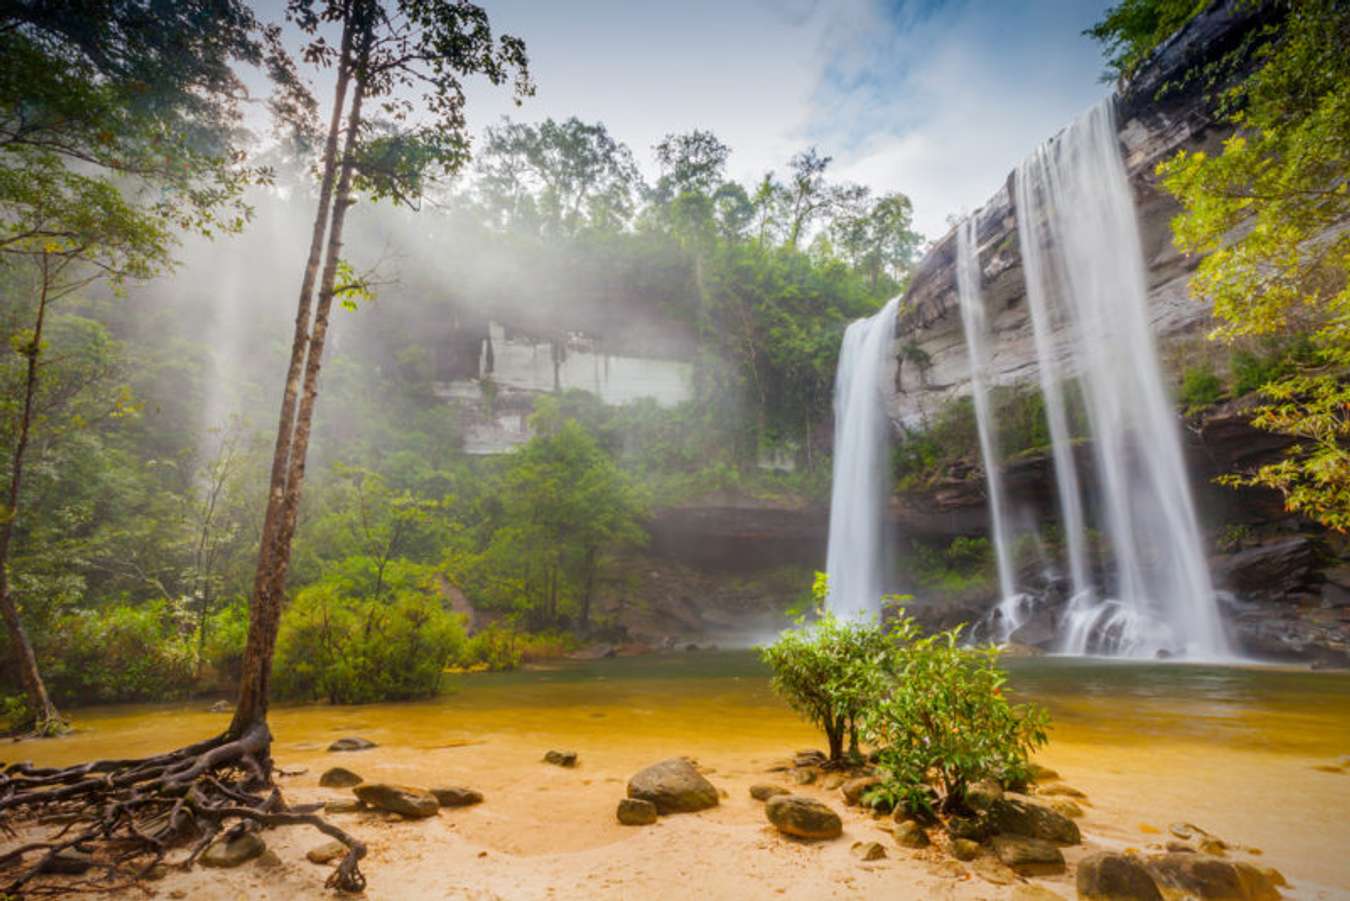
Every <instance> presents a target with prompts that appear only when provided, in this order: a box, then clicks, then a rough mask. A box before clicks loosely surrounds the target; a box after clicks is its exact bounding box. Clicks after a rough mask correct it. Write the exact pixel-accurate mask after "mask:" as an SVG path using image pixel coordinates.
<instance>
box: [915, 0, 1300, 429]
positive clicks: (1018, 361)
mask: <svg viewBox="0 0 1350 901" xmlns="http://www.w3.org/2000/svg"><path fill="white" fill-rule="evenodd" d="M1274 6H1275V5H1274V4H1248V3H1243V2H1241V0H1220V2H1217V3H1215V4H1213V5H1212V6H1211V7H1210V8H1209V9H1207V10H1206V11H1205V12H1203V13H1201V14H1200V15H1199V16H1197V17H1196V18H1195V19H1194V20H1192V21H1191V22H1190V23H1189V24H1188V25H1187V26H1186V27H1185V28H1183V29H1182V30H1181V31H1180V32H1179V33H1178V34H1177V35H1175V36H1174V37H1173V38H1172V39H1170V40H1169V41H1167V42H1166V43H1165V44H1164V45H1163V46H1162V47H1160V48H1159V50H1158V52H1157V53H1156V54H1155V55H1154V57H1153V59H1152V60H1151V61H1150V63H1149V64H1148V65H1146V66H1145V67H1144V68H1143V69H1142V70H1141V72H1140V73H1139V74H1138V76H1137V77H1136V78H1135V80H1134V81H1133V82H1132V83H1130V84H1128V85H1126V86H1125V87H1124V88H1123V90H1122V91H1121V93H1120V98H1119V102H1118V105H1117V119H1118V125H1119V130H1120V132H1119V133H1120V141H1121V146H1122V150H1123V153H1124V158H1125V163H1126V168H1127V169H1128V171H1129V173H1130V177H1131V181H1132V182H1133V184H1134V187H1135V192H1136V207H1137V211H1138V215H1139V224H1140V231H1141V236H1142V238H1143V246H1144V252H1145V257H1146V261H1147V266H1148V276H1149V284H1150V295H1149V311H1150V317H1151V320H1152V325H1153V330H1154V334H1155V335H1157V336H1158V338H1159V339H1160V341H1162V342H1164V343H1166V342H1167V341H1168V340H1169V339H1173V338H1177V337H1182V336H1186V335H1191V334H1194V333H1197V332H1198V331H1199V330H1200V329H1201V328H1203V326H1204V324H1205V321H1206V320H1207V318H1208V316H1209V313H1208V310H1207V308H1206V307H1205V305H1204V304H1202V303H1199V302H1196V301H1195V300H1193V299H1191V298H1190V297H1189V296H1188V295H1187V291H1186V283H1187V281H1188V279H1189V275H1190V271H1191V269H1192V268H1193V267H1194V265H1195V261H1194V260H1192V259H1187V258H1185V257H1183V256H1182V255H1181V254H1180V253H1178V252H1177V251H1176V249H1175V248H1174V247H1173V246H1172V241H1171V231H1170V224H1169V223H1170V220H1171V218H1172V216H1173V215H1174V214H1175V213H1176V211H1177V208H1176V206H1175V204H1174V203H1173V201H1172V200H1171V199H1170V197H1168V196H1167V195H1165V194H1164V193H1162V192H1161V191H1160V190H1159V189H1158V186H1157V184H1156V182H1155V178H1154V175H1153V170H1154V166H1155V164H1156V163H1157V162H1158V161H1159V160H1161V159H1164V158H1165V157H1168V156H1171V155H1172V154H1174V153H1175V152H1176V151H1177V150H1179V149H1182V148H1186V149H1195V148H1200V147H1208V146H1211V145H1213V144H1215V143H1217V142H1218V141H1219V140H1220V139H1221V138H1222V137H1223V132H1222V130H1221V127H1220V126H1219V125H1218V124H1217V122H1216V120H1215V117H1214V115H1213V112H1212V109H1211V102H1212V101H1211V99H1210V98H1211V96H1212V95H1211V93H1210V92H1208V91H1206V90H1204V86H1203V85H1202V84H1201V82H1202V80H1201V79H1189V80H1187V79H1183V78H1182V77H1181V76H1182V75H1184V73H1185V72H1186V71H1187V70H1189V69H1190V68H1192V67H1194V66H1197V65H1203V64H1205V63H1207V62H1211V61H1214V60H1217V59H1220V58H1221V57H1223V56H1224V55H1225V54H1228V53H1230V52H1231V51H1233V50H1234V49H1235V48H1237V47H1238V45H1239V44H1240V43H1241V42H1242V41H1243V39H1244V38H1245V37H1246V36H1247V35H1249V34H1250V33H1251V32H1252V31H1253V29H1254V28H1255V27H1257V26H1258V25H1260V24H1261V23H1262V22H1263V21H1265V20H1268V19H1269V18H1270V17H1272V16H1273V15H1275V14H1276V11H1275V10H1273V7H1274ZM1163 85H1168V89H1167V90H1166V91H1161V90H1160V88H1161V87H1162V86H1163ZM1030 149H1031V148H1028V150H1030ZM1014 178H1015V175H1009V177H1008V180H1007V181H1006V182H1005V184H1004V185H1003V187H1002V188H1001V189H1000V190H999V191H998V193H997V194H995V195H994V196H993V197H992V198H990V200H989V201H988V202H986V203H985V205H984V206H983V207H982V208H981V209H980V210H979V211H978V212H977V213H976V214H975V215H976V217H977V228H976V231H977V243H978V248H979V265H980V270H981V282H982V287H983V293H984V302H985V305H986V307H987V312H988V320H989V323H990V327H991V329H992V330H993V340H992V342H991V344H990V348H991V352H992V365H993V373H992V382H993V383H994V384H996V385H1010V384H1021V383H1026V382H1032V381H1034V380H1035V379H1036V378H1037V372H1038V364H1037V359H1036V352H1035V347H1034V338H1033V335H1032V330H1031V322H1030V318H1029V316H1028V311H1027V305H1026V298H1025V285H1024V280H1023V274H1022V261H1021V253H1020V249H1019V246H1018V236H1017V211H1016V208H1015V205H1014V202H1013V197H1014V193H1015V192H1014V190H1013V180H1014ZM955 258H956V237H955V233H954V232H952V233H948V234H947V235H946V236H945V237H943V238H942V239H941V240H939V241H938V242H937V243H936V244H935V245H934V246H933V247H932V249H931V250H929V252H928V253H927V254H926V255H925V256H924V258H923V260H922V261H920V263H919V265H918V267H917V268H916V270H915V273H914V277H913V278H912V279H911V282H910V286H909V289H908V290H907V291H906V293H905V297H904V302H903V306H902V312H901V315H900V317H899V319H898V320H897V323H896V335H897V340H898V342H899V343H898V348H897V349H898V354H897V358H898V360H899V365H898V369H897V373H896V381H895V388H896V391H895V395H894V401H893V403H892V406H891V413H892V418H893V419H894V420H895V421H896V422H897V423H900V424H906V425H913V424H917V423H919V422H921V421H922V420H923V419H924V418H925V417H927V416H929V415H931V414H932V413H933V412H934V411H936V410H937V409H939V408H940V407H941V406H942V405H943V404H945V403H947V402H948V401H950V400H953V399H955V398H957V397H961V396H963V395H965V394H968V393H969V391H970V362H969V359H968V358H967V355H966V346H965V341H964V338H963V337H962V332H961V316H960V312H959V308H958V306H957V298H956V277H955V263H956V259H955Z"/></svg>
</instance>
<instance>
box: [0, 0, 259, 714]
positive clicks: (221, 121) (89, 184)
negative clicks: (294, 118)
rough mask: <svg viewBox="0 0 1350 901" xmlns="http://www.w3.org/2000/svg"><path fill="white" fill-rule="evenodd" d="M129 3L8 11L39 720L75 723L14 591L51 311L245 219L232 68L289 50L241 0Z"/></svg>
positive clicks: (5, 98) (4, 79)
mask: <svg viewBox="0 0 1350 901" xmlns="http://www.w3.org/2000/svg"><path fill="white" fill-rule="evenodd" d="M160 6H161V5H160V4H151V3H147V2H127V3H119V4H109V5H105V6H100V7H99V8H97V9H90V8H87V7H86V6H85V5H84V4H72V3H61V2H52V3H46V2H27V3H25V2H15V3H7V4H5V5H4V6H3V7H0V56H2V57H3V58H4V60H5V65H4V66H3V67H0V259H3V261H4V264H5V265H10V266H14V265H19V266H29V267H31V268H32V270H33V271H34V272H35V273H36V278H35V280H34V281H33V284H34V285H35V294H34V298H33V300H34V302H33V303H32V305H31V309H32V310H33V314H34V319H33V327H32V329H31V334H30V335H29V336H28V340H26V341H24V342H21V343H20V345H19V346H16V347H15V348H14V350H15V351H16V352H17V353H19V354H20V355H21V356H23V357H25V358H26V361H27V377H26V380H25V386H24V396H25V398H26V401H25V403H23V404H21V405H20V408H19V410H18V411H17V416H18V427H17V428H16V429H14V430H13V434H14V436H15V440H14V446H13V447H12V448H10V449H9V456H10V460H9V484H8V486H7V490H6V496H5V498H4V502H3V503H4V506H3V508H0V613H2V614H3V619H4V621H5V626H6V630H7V634H8V638H9V642H10V644H11V646H12V647H13V648H14V649H15V657H16V660H17V665H18V669H19V676H20V682H21V683H22V685H23V686H24V690H25V694H26V696H27V702H28V706H29V712H30V713H31V715H32V727H33V728H34V729H35V730H36V731H37V732H38V733H40V734H46V733H50V732H53V731H59V730H60V729H61V728H62V720H61V717H60V714H59V713H58V711H57V710H56V707H55V705H54V704H53V702H52V700H51V697H50V696H49V694H48V693H47V691H46V687H45V685H44V683H43V680H42V677H41V673H40V671H39V669H38V665H37V659H36V656H35V655H34V653H33V650H32V645H31V642H30V641H29V640H28V636H27V634H26V632H25V630H24V628H23V622H22V617H21V615H20V610H19V605H18V600H17V599H16V598H15V597H14V596H13V593H12V585H11V580H10V573H9V565H10V556H11V553H12V550H13V535H14V525H15V520H16V518H17V517H19V516H20V515H21V506H20V505H21V501H22V485H23V472H24V462H25V459H24V458H25V455H26V454H27V451H28V446H29V441H30V439H31V437H32V428H33V425H34V420H33V415H32V414H33V411H32V399H33V398H34V397H35V396H36V394H37V392H38V384H39V381H40V379H41V376H42V370H43V364H42V356H43V351H44V348H45V343H44V336H43V329H44V325H45V323H46V321H47V316H48V313H49V307H50V305H51V304H52V303H54V302H55V301H57V300H59V299H60V298H62V297H64V296H66V295H68V294H70V293H72V292H73V291H76V290H78V289H80V288H83V287H84V286H86V285H88V284H90V283H92V282H93V281H96V280H99V279H101V278H108V279H112V280H114V281H120V280H123V279H126V278H139V277H144V276H147V275H149V274H151V273H152V272H154V271H155V270H157V269H159V268H163V267H164V266H166V265H168V263H169V248H170V247H171V245H172V243H173V230H174V229H176V228H178V229H200V230H205V231H208V232H209V231H210V230H212V229H216V228H227V229H228V228H237V227H239V226H240V225H241V224H242V222H243V219H244V217H245V216H246V214H247V208H246V207H245V206H244V205H243V204H242V201H241V200H240V197H241V190H242V187H243V185H244V184H246V183H248V182H249V181H250V180H251V179H253V178H256V177H257V176H258V174H259V173H257V172H251V171H250V170H248V169H247V168H245V167H243V166H241V165H239V153H238V151H237V149H236V147H235V143H236V133H237V128H236V126H237V125H238V123H239V121H240V113H239V98H240V97H241V96H242V94H243V89H242V85H241V83H240V82H239V80H238V79H237V78H236V76H235V74H234V72H233V70H232V68H231V66H232V65H233V64H234V63H235V62H246V63H254V64H256V63H263V62H264V61H267V60H272V59H274V58H275V55H274V54H272V53H268V52H266V46H267V45H268V43H269V41H271V40H272V39H273V38H274V37H275V35H274V34H273V33H270V32H268V33H261V32H260V31H259V27H258V23H257V22H256V20H255V19H254V17H253V14H252V13H251V12H250V11H249V10H248V9H247V7H244V6H243V5H242V4H239V3H235V2H223V3H222V2H211V0H187V2H184V3H181V4H175V5H173V6H172V7H169V8H163V9H161V8H160ZM274 71H276V72H278V73H281V72H282V68H281V67H274Z"/></svg>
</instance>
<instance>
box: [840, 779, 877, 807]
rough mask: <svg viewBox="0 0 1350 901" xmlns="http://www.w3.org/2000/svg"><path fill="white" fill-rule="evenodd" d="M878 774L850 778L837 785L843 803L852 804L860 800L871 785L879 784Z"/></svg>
mask: <svg viewBox="0 0 1350 901" xmlns="http://www.w3.org/2000/svg"><path fill="white" fill-rule="evenodd" d="M880 784H881V777H880V776H860V777H858V778H857V779H850V780H848V781H847V782H845V783H844V784H843V785H841V786H840V787H839V790H840V791H841V792H842V793H843V795H844V803H845V804H848V805H850V806H851V805H854V804H857V803H859V802H861V801H862V797H863V794H864V793H865V792H866V791H867V790H868V789H869V788H871V787H872V786H874V785H880Z"/></svg>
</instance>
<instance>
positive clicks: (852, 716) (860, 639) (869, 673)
mask: <svg viewBox="0 0 1350 901" xmlns="http://www.w3.org/2000/svg"><path fill="white" fill-rule="evenodd" d="M813 592H814V594H815V599H816V603H817V605H819V606H823V604H824V601H825V596H826V594H827V593H828V581H827V580H826V577H825V575H824V573H816V579H815V584H814V586H813ZM896 625H897V624H896V623H895V622H893V623H891V624H888V625H882V624H880V623H877V622H853V621H846V620H841V619H838V618H837V617H835V616H834V615H833V614H831V613H829V612H821V613H820V614H819V616H818V618H817V619H816V620H815V621H814V622H811V623H804V622H802V621H800V620H799V621H798V625H797V627H796V628H794V629H788V630H787V631H785V632H783V634H782V635H780V636H779V637H778V640H777V641H775V642H774V643H773V644H771V645H769V646H768V647H765V648H761V649H760V655H761V656H762V657H763V659H764V662H765V663H767V664H768V665H769V667H770V668H771V669H772V670H773V679H772V681H771V683H770V684H771V685H772V686H773V690H774V691H775V692H777V693H778V694H779V695H781V696H782V697H783V699H784V700H786V701H787V702H788V705H789V706H790V707H792V709H793V710H795V711H797V712H798V713H799V714H801V715H802V716H803V717H805V718H806V719H807V720H809V721H810V722H812V723H814V724H815V725H817V726H819V727H820V728H821V729H822V730H824V732H825V738H826V741H827V742H828V743H829V747H830V752H829V753H830V761H831V763H834V764H840V763H843V762H844V760H845V755H844V740H845V739H846V738H847V739H849V751H850V756H854V757H856V756H857V752H858V723H859V718H860V717H861V716H862V713H863V711H864V710H865V709H866V708H867V707H868V705H869V704H871V703H873V702H874V699H873V697H872V695H871V692H873V691H874V690H876V689H877V687H878V679H877V674H878V673H886V672H889V671H890V670H891V669H892V667H893V664H894V662H895V659H896V653H897V651H898V649H899V647H900V645H901V643H902V642H904V641H905V640H907V639H908V638H910V637H912V633H911V631H910V630H913V629H914V625H913V622H912V621H910V620H900V621H899V623H898V625H899V627H900V628H899V629H897V628H896Z"/></svg>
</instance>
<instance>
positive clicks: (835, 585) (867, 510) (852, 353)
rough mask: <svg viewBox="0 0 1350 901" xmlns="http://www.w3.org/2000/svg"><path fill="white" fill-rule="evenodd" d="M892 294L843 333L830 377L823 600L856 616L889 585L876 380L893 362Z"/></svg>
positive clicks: (883, 442)
mask: <svg viewBox="0 0 1350 901" xmlns="http://www.w3.org/2000/svg"><path fill="white" fill-rule="evenodd" d="M899 305H900V299H899V298H895V299H893V300H891V301H890V302H889V303H887V304H886V306H884V307H882V308H881V310H880V311H879V312H877V313H876V314H875V315H873V316H871V317H869V318H867V319H859V320H858V321H857V322H853V323H851V324H850V325H849V327H848V329H847V330H846V331H845V332H844V344H843V347H842V349H841V350H840V353H839V369H838V371H837V372H836V373H835V381H834V482H833V487H832V491H831V496H830V547H829V555H828V559H827V562H826V567H825V568H826V571H827V573H828V575H829V577H830V594H829V598H828V602H827V606H828V607H829V610H830V612H831V613H833V614H835V615H836V616H839V617H843V618H849V619H862V618H866V617H869V616H876V615H877V614H879V612H880V610H881V596H882V595H883V594H885V593H886V592H887V591H888V590H890V575H891V555H890V541H889V540H888V537H887V530H886V499H887V498H888V497H889V496H890V472H891V466H890V453H889V450H890V422H889V420H888V418H887V415H886V392H885V389H884V384H885V380H886V378H887V377H888V376H889V375H890V374H891V372H892V367H893V366H894V365H895V353H894V345H895V314H896V310H897V309H898V307H899Z"/></svg>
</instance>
